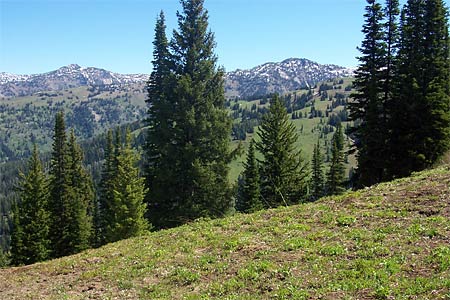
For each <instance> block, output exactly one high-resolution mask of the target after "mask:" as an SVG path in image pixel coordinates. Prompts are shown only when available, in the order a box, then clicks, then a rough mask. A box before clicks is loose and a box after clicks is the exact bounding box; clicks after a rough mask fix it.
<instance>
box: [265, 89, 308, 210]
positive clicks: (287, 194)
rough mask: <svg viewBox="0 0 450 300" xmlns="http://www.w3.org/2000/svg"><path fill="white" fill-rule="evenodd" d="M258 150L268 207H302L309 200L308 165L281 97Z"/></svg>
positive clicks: (274, 102) (268, 117) (272, 105)
mask: <svg viewBox="0 0 450 300" xmlns="http://www.w3.org/2000/svg"><path fill="white" fill-rule="evenodd" d="M258 136H259V138H260V140H259V141H258V142H256V148H257V149H258V150H259V152H260V153H261V154H262V156H263V159H262V160H261V161H260V167H261V169H260V174H261V195H262V202H263V204H264V205H265V207H277V206H280V205H290V204H295V203H299V202H301V201H303V200H305V198H306V179H307V177H308V172H307V164H306V163H305V162H304V161H303V158H302V157H301V151H300V150H298V147H297V145H296V143H297V141H298V135H297V133H296V128H295V125H294V124H292V123H291V122H290V120H289V116H288V114H287V112H286V108H285V107H284V105H283V103H282V102H281V100H280V98H279V97H278V95H275V96H274V97H273V98H272V99H271V101H270V108H269V112H268V113H267V114H266V115H264V116H263V119H262V123H261V127H260V130H259V132H258Z"/></svg>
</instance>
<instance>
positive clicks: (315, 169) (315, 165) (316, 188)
mask: <svg viewBox="0 0 450 300" xmlns="http://www.w3.org/2000/svg"><path fill="white" fill-rule="evenodd" d="M311 167H312V177H311V198H312V200H317V199H319V198H320V197H322V196H323V195H324V190H325V178H324V174H323V155H322V152H321V151H320V142H319V140H317V144H315V145H314V150H313V157H312V161H311Z"/></svg>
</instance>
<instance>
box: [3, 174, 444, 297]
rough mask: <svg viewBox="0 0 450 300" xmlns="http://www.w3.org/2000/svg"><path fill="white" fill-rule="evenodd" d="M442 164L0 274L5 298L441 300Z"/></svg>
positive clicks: (442, 254) (442, 273) (201, 222)
mask: <svg viewBox="0 0 450 300" xmlns="http://www.w3.org/2000/svg"><path fill="white" fill-rule="evenodd" d="M449 185H450V167H449V166H446V167H442V168H439V169H435V170H431V171H426V172H422V173H419V174H415V175H414V176H413V177H411V178H406V179H401V180H397V181H394V182H390V183H385V184H380V185H378V186H375V187H372V188H368V189H365V190H362V191H357V192H353V193H348V194H346V195H344V196H339V197H332V198H325V199H322V200H320V201H318V202H316V203H309V204H304V205H298V206H293V207H289V208H279V209H273V210H268V211H262V212H259V213H256V214H251V215H236V216H233V217H229V218H225V219H221V220H213V221H207V220H205V221H198V222H195V223H192V224H190V225H186V226H182V227H179V228H175V229H171V230H166V231H160V232H155V233H152V234H149V235H147V236H143V237H140V238H135V239H130V240H125V241H121V242H118V243H114V244H110V245H106V246H104V247H102V248H100V249H95V250H89V251H86V252H83V253H81V254H79V255H75V256H71V257H66V258H62V259H58V260H53V261H50V262H46V263H41V264H36V265H32V266H26V267H19V268H10V269H5V270H0V298H2V299H24V298H29V299H86V298H90V299H448V296H449V291H450V246H449V241H450V197H449V194H450V190H449Z"/></svg>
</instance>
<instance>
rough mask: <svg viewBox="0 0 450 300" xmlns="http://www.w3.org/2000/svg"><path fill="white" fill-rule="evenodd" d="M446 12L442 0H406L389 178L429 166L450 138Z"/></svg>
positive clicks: (393, 107) (443, 149)
mask: <svg viewBox="0 0 450 300" xmlns="http://www.w3.org/2000/svg"><path fill="white" fill-rule="evenodd" d="M447 15H448V12H447V10H446V9H445V5H444V3H443V2H442V1H434V0H433V1H420V0H409V1H408V2H407V4H406V5H405V7H404V9H403V11H402V18H401V30H400V32H401V43H400V49H399V55H398V58H397V69H398V76H397V80H396V87H397V88H396V99H395V103H394V104H393V105H392V106H391V115H392V119H391V123H390V128H391V129H392V134H391V138H390V145H391V148H390V156H389V157H390V160H389V164H388V173H389V175H390V177H403V176H408V175H409V174H410V173H411V172H412V171H419V170H422V169H424V168H426V167H428V166H431V165H432V164H433V163H434V162H435V161H436V160H437V159H438V158H439V157H440V156H441V155H442V154H443V153H444V152H445V151H447V149H448V148H449V140H450V113H449V103H450V100H449V95H450V93H449V81H450V78H449V69H450V67H449V63H450V60H449V36H448V25H447V24H448V20H447Z"/></svg>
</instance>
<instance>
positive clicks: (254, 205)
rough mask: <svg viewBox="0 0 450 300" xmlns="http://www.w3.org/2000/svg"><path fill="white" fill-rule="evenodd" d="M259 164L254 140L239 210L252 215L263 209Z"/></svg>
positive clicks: (244, 174)
mask: <svg viewBox="0 0 450 300" xmlns="http://www.w3.org/2000/svg"><path fill="white" fill-rule="evenodd" d="M259 180H260V178H259V170H258V162H257V160H256V154H255V142H254V140H253V139H252V140H251V142H250V146H249V148H248V153H247V160H246V162H245V163H244V171H243V174H242V180H241V181H240V182H239V184H240V188H239V190H240V193H239V197H238V204H237V209H238V210H239V211H241V212H245V213H251V212H255V211H258V210H261V209H262V208H263V205H262V202H261V192H260V182H259Z"/></svg>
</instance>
